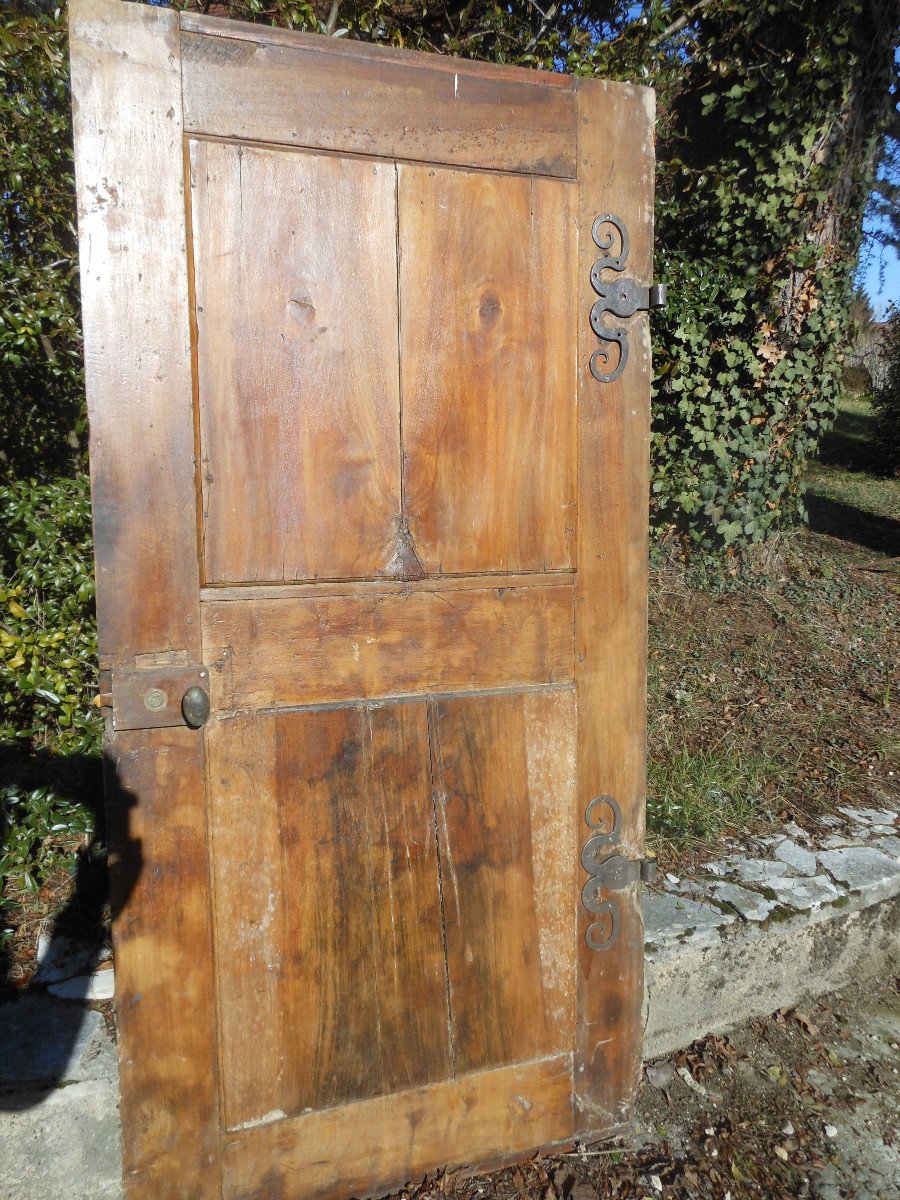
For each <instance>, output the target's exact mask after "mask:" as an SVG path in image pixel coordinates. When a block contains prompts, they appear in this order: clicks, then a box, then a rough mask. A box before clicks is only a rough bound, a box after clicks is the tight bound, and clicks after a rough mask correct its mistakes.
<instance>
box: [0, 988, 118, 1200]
mask: <svg viewBox="0 0 900 1200" xmlns="http://www.w3.org/2000/svg"><path fill="white" fill-rule="evenodd" d="M19 1003H21V1001H20V1002H19ZM94 1015H95V1016H96V1015H98V1014H96V1013H95V1014H94ZM118 1104H119V1089H118V1081H117V1080H115V1079H96V1080H90V1081H85V1082H82V1083H73V1084H70V1085H69V1086H68V1087H62V1088H53V1089H51V1090H49V1091H43V1092H38V1091H34V1092H30V1093H29V1092H21V1091H20V1092H16V1093H14V1094H13V1095H8V1094H4V1093H2V1092H0V1200H121V1197H122V1153H121V1147H120V1134H119V1108H118Z"/></svg>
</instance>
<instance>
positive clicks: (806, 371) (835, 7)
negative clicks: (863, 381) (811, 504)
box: [653, 0, 900, 550]
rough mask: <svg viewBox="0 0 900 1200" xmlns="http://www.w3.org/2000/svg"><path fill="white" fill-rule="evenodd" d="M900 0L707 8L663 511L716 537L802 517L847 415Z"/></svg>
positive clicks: (681, 206)
mask: <svg viewBox="0 0 900 1200" xmlns="http://www.w3.org/2000/svg"><path fill="white" fill-rule="evenodd" d="M898 19H900V4H898V3H897V0H864V2H862V3H857V2H856V0H836V2H835V3H831V4H828V5H822V4H821V3H819V2H818V0H792V2H790V3H788V2H786V0H780V2H777V3H768V4H764V5H760V4H754V3H745V2H740V3H729V4H710V5H708V6H704V9H703V12H702V13H701V14H700V17H699V22H698V26H697V28H696V30H695V31H694V40H693V44H694V53H693V55H692V57H691V59H690V62H689V64H688V65H687V66H686V68H685V71H684V73H683V75H682V76H681V77H679V78H678V79H677V80H675V81H674V83H673V86H672V89H671V92H670V112H669V114H668V121H667V125H666V130H665V141H664V143H663V147H662V155H661V158H662V163H663V165H662V171H661V205H660V222H659V246H660V250H661V254H660V258H661V261H662V265H663V270H664V273H665V274H666V275H668V276H669V280H670V295H671V296H673V298H674V303H673V305H672V306H671V308H670V310H669V312H668V313H667V314H665V315H663V316H662V317H661V318H660V319H659V320H658V324H657V328H658V338H657V343H656V349H657V354H658V370H657V385H658V386H657V405H656V412H655V426H654V428H655V434H654V449H655V458H656V461H655V472H654V475H655V478H654V484H653V488H654V500H655V513H656V520H657V521H658V523H659V524H661V525H663V526H666V525H668V526H670V527H673V528H675V529H677V530H678V531H679V532H680V534H681V536H682V537H683V538H684V540H685V542H686V543H688V544H689V543H693V544H694V545H698V546H700V547H701V548H703V549H705V550H715V549H716V547H717V546H720V545H722V544H724V545H725V546H726V547H730V546H736V545H741V544H746V543H748V542H755V541H761V540H763V539H764V538H765V537H766V536H767V535H768V534H769V533H770V532H771V531H772V530H774V529H776V528H779V527H781V526H783V525H784V524H786V523H790V522H791V521H793V520H795V519H796V518H797V517H798V516H800V515H802V512H803V507H802V471H803V466H804V463H805V462H806V460H807V458H808V457H809V455H810V454H811V453H812V452H813V451H814V450H815V447H816V444H817V442H818V440H819V438H820V436H821V434H822V432H823V430H824V429H825V428H827V426H828V424H829V422H830V421H831V419H832V418H833V414H834V404H835V399H836V395H837V390H838V386H839V378H840V369H841V362H842V357H843V347H844V342H845V338H846V326H847V319H848V312H849V306H850V298H851V281H852V274H853V269H854V267H855V264H856V261H857V254H858V250H859V244H860V238H861V233H862V216H863V211H864V208H865V203H866V198H867V196H868V194H869V191H870V188H871V183H872V180H873V178H874V168H875V160H876V155H877V151H878V147H879V141H880V136H881V131H882V130H883V129H884V127H885V124H886V122H887V119H888V117H889V114H890V111H891V109H890V103H891V101H890V82H891V78H892V69H893V66H892V64H893V52H894V44H895V38H896V30H897V22H898Z"/></svg>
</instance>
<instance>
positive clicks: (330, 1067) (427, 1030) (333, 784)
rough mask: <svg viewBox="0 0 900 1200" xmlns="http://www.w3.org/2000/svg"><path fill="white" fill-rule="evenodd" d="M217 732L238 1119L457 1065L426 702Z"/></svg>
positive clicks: (223, 955)
mask: <svg viewBox="0 0 900 1200" xmlns="http://www.w3.org/2000/svg"><path fill="white" fill-rule="evenodd" d="M209 741H210V779H211V783H210V786H211V793H212V811H213V822H214V836H215V871H216V913H217V929H218V936H217V941H218V945H219V949H220V954H219V1007H220V1011H221V1022H222V1039H221V1043H222V1055H223V1079H224V1089H223V1090H224V1095H225V1103H226V1108H225V1120H226V1123H227V1125H228V1126H229V1127H231V1128H234V1127H236V1126H240V1125H242V1124H245V1123H247V1122H254V1121H259V1120H260V1119H262V1118H265V1117H266V1116H269V1117H270V1118H271V1114H272V1113H273V1112H275V1113H278V1114H280V1115H282V1116H283V1115H284V1114H292V1113H297V1112H300V1111H302V1110H303V1109H306V1108H312V1109H320V1108H327V1107H330V1106H331V1105H334V1104H338V1103H341V1102H343V1101H347V1100H355V1099H359V1098H360V1097H364V1096H368V1095H377V1094H381V1093H384V1092H393V1091H397V1090H400V1089H403V1088H408V1087H410V1086H412V1085H415V1084H421V1083H425V1082H428V1081H430V1080H435V1079H443V1078H445V1077H446V1076H447V1075H448V1074H449V1071H450V1057H449V1031H448V1016H447V991H446V981H445V972H444V954H443V944H442V937H441V913H440V901H439V893H438V875H437V856H436V848H435V835H434V816H433V811H432V804H431V795H430V779H429V771H428V730H427V722H426V714H425V705H424V703H421V702H420V703H417V704H402V705H385V706H379V707H375V708H368V709H366V708H344V709H331V710H328V711H326V712H316V713H305V714H297V713H289V714H282V715H279V716H277V717H240V718H236V719H231V720H226V721H220V722H216V723H215V724H214V725H213V726H212V727H211V728H210V734H209ZM247 830H252V832H251V833H250V834H249V841H248V837H247V836H245V831H247ZM248 851H249V852H250V853H252V855H253V857H252V862H253V863H254V868H253V871H252V872H251V874H254V873H255V871H256V864H257V863H258V864H259V872H258V876H257V877H255V878H253V879H252V880H251V881H248V880H247V878H246V876H247V872H246V871H245V870H244V869H242V864H245V863H246V862H247V861H248V859H247V857H246V855H247V853H248ZM261 1029H264V1030H265V1038H264V1039H263V1040H264V1042H265V1045H264V1046H260V1037H259V1031H260V1030H261Z"/></svg>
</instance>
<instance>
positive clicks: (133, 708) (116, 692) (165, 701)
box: [112, 665, 209, 730]
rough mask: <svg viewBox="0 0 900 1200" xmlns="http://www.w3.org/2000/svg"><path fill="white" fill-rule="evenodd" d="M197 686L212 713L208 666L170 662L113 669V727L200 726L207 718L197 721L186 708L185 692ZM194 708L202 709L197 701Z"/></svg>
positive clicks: (191, 690) (164, 727)
mask: <svg viewBox="0 0 900 1200" xmlns="http://www.w3.org/2000/svg"><path fill="white" fill-rule="evenodd" d="M195 689H196V690H197V691H199V692H201V693H202V695H203V696H204V698H205V701H206V716H207V717H208V716H209V671H208V669H207V668H206V667H202V666H195V665H192V666H166V667H144V668H137V669H135V670H131V671H128V670H117V671H113V673H112V719H113V729H116V730H120V729H166V728H174V727H177V726H179V725H182V726H183V725H186V724H187V725H191V726H192V727H193V728H195V729H196V728H198V727H199V725H202V724H203V721H202V720H201V721H199V723H198V725H194V724H193V722H192V721H191V720H188V717H187V713H186V712H185V711H184V710H183V708H182V701H183V699H184V697H185V694H186V693H188V692H193V691H194V690H195ZM197 703H200V702H199V701H197ZM189 707H190V706H189ZM191 711H195V712H199V709H196V705H195V706H194V708H192V709H191ZM204 719H205V718H204Z"/></svg>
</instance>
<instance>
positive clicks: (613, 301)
mask: <svg viewBox="0 0 900 1200" xmlns="http://www.w3.org/2000/svg"><path fill="white" fill-rule="evenodd" d="M604 225H611V226H612V227H613V229H615V230H616V231H617V232H618V235H619V240H620V243H621V248H620V250H619V253H618V254H608V253H604V254H603V256H602V257H601V258H598V259H597V261H596V262H595V263H594V265H593V267H591V286H592V287H593V289H594V291H595V292H596V293H597V295H598V297H599V299H598V300H597V301H596V303H595V304H594V306H593V308H592V309H591V329H593V331H594V333H595V334H596V335H597V337H598V338H600V340H601V341H603V342H615V343H616V345H617V346H618V347H619V361H618V362H617V363H616V365H615V367H614V368H613V370H612V371H604V370H601V366H602V367H608V366H609V360H610V353H609V351H608V350H607V349H606V348H605V347H601V348H600V349H599V350H595V351H594V353H593V354H592V355H591V374H592V375H593V376H594V378H595V379H596V380H598V381H599V382H600V383H612V381H613V380H614V379H618V378H619V376H620V375H621V374H622V372H623V371H624V370H625V364H626V363H627V362H628V330H627V329H625V328H624V327H623V326H613V325H606V324H605V323H604V320H603V317H604V314H605V313H612V315H613V316H614V317H618V318H619V319H620V320H624V319H625V318H626V317H633V316H634V314H635V313H636V312H646V311H647V310H648V309H651V308H660V307H662V305H664V304H665V302H666V285H665V284H664V283H655V284H653V285H652V286H651V287H643V286H641V284H639V283H636V282H635V281H634V280H633V279H631V278H630V277H629V276H624V277H621V276H620V277H619V278H618V279H615V278H613V279H604V278H603V275H602V272H603V271H617V272H622V271H624V270H625V264H626V262H627V260H628V250H629V242H628V231H627V230H626V228H625V222H624V221H623V220H622V218H621V217H617V216H614V215H613V214H612V213H601V214H600V216H599V217H597V219H596V220H595V221H594V224H593V226H592V228H591V236H592V237H593V239H594V242H595V244H596V245H597V247H598V248H599V249H600V250H603V251H609V250H611V249H612V247H613V242H614V240H615V235H614V234H613V233H611V232H607V233H605V234H601V232H600V230H601V229H602V227H603V226H604ZM598 364H599V365H598Z"/></svg>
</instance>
